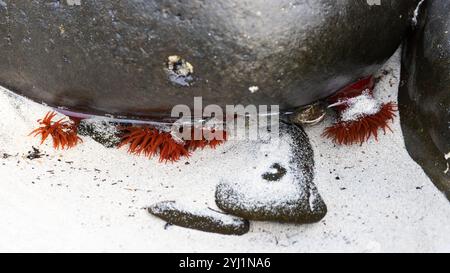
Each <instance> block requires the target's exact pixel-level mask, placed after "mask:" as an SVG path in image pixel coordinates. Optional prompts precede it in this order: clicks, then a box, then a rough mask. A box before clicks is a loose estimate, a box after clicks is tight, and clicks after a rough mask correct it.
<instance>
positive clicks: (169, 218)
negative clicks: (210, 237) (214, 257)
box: [148, 201, 250, 235]
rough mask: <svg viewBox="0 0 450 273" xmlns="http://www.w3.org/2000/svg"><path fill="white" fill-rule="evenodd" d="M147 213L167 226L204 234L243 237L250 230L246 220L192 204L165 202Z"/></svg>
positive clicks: (151, 208) (154, 206) (152, 207)
mask: <svg viewBox="0 0 450 273" xmlns="http://www.w3.org/2000/svg"><path fill="white" fill-rule="evenodd" d="M148 211H149V212H150V213H151V214H153V215H155V216H157V217H159V218H161V219H162V220H164V221H166V222H168V223H169V224H172V225H177V226H181V227H185V228H191V229H197V230H201V231H206V232H212V233H220V234H225V235H243V234H245V233H247V232H248V231H249V228H250V224H249V222H248V221H247V220H244V219H242V218H238V217H235V216H231V215H226V214H224V213H220V212H218V211H215V210H212V209H210V208H206V207H205V208H201V207H200V206H199V205H198V204H194V203H192V204H185V203H180V202H174V201H165V202H161V203H157V204H155V205H153V206H151V207H149V208H148Z"/></svg>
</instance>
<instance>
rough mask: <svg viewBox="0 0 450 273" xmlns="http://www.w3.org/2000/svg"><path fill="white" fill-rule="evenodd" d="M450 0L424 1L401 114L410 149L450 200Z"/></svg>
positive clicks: (408, 52)
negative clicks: (449, 164) (449, 166)
mask: <svg viewBox="0 0 450 273" xmlns="http://www.w3.org/2000/svg"><path fill="white" fill-rule="evenodd" d="M449 14H450V2H449V1H448V0H430V1H425V2H424V4H423V7H422V10H421V14H420V18H419V25H418V26H417V27H416V29H415V31H414V32H413V33H412V35H411V37H410V38H409V41H408V43H407V44H406V46H405V49H404V56H403V61H402V62H403V63H402V66H403V67H402V86H401V87H400V96H399V103H400V116H401V122H402V129H403V133H404V136H405V142H406V147H407V149H408V151H409V153H410V155H411V156H412V157H413V158H414V159H415V160H416V161H417V162H418V163H419V164H420V165H421V166H422V167H423V169H424V170H425V172H426V173H427V174H428V175H429V176H430V177H431V179H432V180H433V181H434V183H435V184H436V185H437V187H438V188H439V189H440V190H442V191H443V192H444V193H445V194H446V195H447V198H449V199H450V171H449V168H448V163H449V162H450V160H449V159H450V128H449V126H450V16H449Z"/></svg>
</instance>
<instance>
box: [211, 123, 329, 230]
mask: <svg viewBox="0 0 450 273" xmlns="http://www.w3.org/2000/svg"><path fill="white" fill-rule="evenodd" d="M280 131H281V132H280V138H277V137H276V135H274V134H271V136H270V138H269V139H268V140H266V141H265V142H263V143H257V142H255V143H254V146H255V150H256V153H261V152H263V153H266V155H267V157H269V158H271V157H273V160H274V161H273V164H272V165H269V166H267V165H266V169H265V171H264V172H262V173H260V174H259V175H258V174H255V175H254V176H252V177H251V176H248V175H247V176H245V178H239V177H236V178H229V179H225V180H223V181H222V182H221V183H220V184H219V185H218V186H217V189H216V204H217V206H218V207H219V208H221V209H222V210H224V211H226V212H228V213H231V214H233V215H236V216H240V217H243V218H245V219H249V220H257V221H276V222H284V223H298V224H305V223H314V222H318V221H320V220H321V219H322V218H323V217H325V215H326V213H327V207H326V205H325V202H324V201H323V200H322V198H321V196H320V194H319V193H318V191H317V188H316V186H315V184H314V182H313V178H314V159H313V150H312V148H311V146H310V143H309V139H308V137H307V135H306V134H305V132H304V131H303V129H302V128H300V127H298V126H296V125H284V124H281V130H280ZM265 145H269V146H272V148H271V149H272V150H274V149H275V150H276V149H278V148H279V147H280V146H283V145H291V146H292V149H290V150H289V151H291V154H284V158H280V157H278V158H277V155H276V153H274V154H271V152H270V151H265V149H264V146H265ZM259 170H264V169H259ZM247 171H248V170H247V169H246V170H245V172H247Z"/></svg>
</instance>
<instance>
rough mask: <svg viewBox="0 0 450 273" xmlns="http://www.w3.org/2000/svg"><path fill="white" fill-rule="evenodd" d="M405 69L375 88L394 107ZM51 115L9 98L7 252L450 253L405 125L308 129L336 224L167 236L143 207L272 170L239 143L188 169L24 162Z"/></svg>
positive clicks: (81, 158) (88, 159)
mask: <svg viewBox="0 0 450 273" xmlns="http://www.w3.org/2000/svg"><path fill="white" fill-rule="evenodd" d="M398 63H399V57H398V54H397V55H396V56H394V58H393V59H392V61H391V63H390V64H389V65H388V66H387V67H386V69H387V70H388V71H391V73H390V74H389V75H388V76H386V77H385V78H384V79H383V81H382V83H381V84H379V85H378V87H377V91H375V92H376V95H378V96H381V97H382V98H383V100H386V101H389V100H395V99H396V94H397V85H398V81H399V71H398V67H399V64H398ZM47 111H48V109H47V108H46V107H43V106H40V105H38V104H35V103H32V102H29V101H28V100H25V99H22V98H17V97H15V96H11V95H10V93H8V92H6V91H0V113H1V115H2V117H3V118H2V119H1V120H0V177H1V180H0V219H1V225H0V251H164V252H171V251H183V252H184V251H186V252H190V251H210V252H222V251H233V252H234V251H243V252H246V251H256V252H259V251H269V252H286V251H287V252H306V251H319V252H324V251H356V252H372V251H373V252H376V251H392V252H399V251H407V252H414V251H426V252H432V251H450V204H449V202H448V201H447V199H446V198H445V197H444V196H443V194H441V193H440V192H439V191H438V190H437V189H436V188H435V187H434V185H433V184H432V183H431V181H430V180H429V179H428V178H427V177H426V176H425V174H424V173H423V171H422V170H421V169H420V167H419V166H418V165H416V164H415V163H414V162H413V161H412V160H411V159H410V158H409V156H408V154H407V152H406V150H405V148H404V143H403V139H402V135H401V130H400V124H399V120H398V119H396V121H395V124H394V126H393V129H394V134H389V135H386V136H381V137H380V141H379V143H375V142H373V141H372V142H370V143H368V144H365V145H363V146H353V147H335V146H334V145H333V144H331V143H330V142H329V141H328V140H325V139H323V138H321V137H320V134H321V132H322V131H323V129H324V127H325V126H326V125H328V124H329V123H330V121H329V120H327V121H326V122H325V123H324V124H321V125H319V126H316V127H312V128H307V132H308V134H309V136H310V138H311V141H312V143H313V146H314V149H315V159H316V173H317V175H316V179H315V182H316V184H317V186H318V188H319V192H320V193H321V195H322V197H323V198H324V199H325V202H326V203H327V205H328V210H329V212H328V215H327V216H326V218H325V219H324V220H323V221H321V222H320V223H317V224H314V225H307V226H295V225H282V224H276V223H254V222H253V223H252V226H251V231H250V233H249V234H247V235H244V236H242V237H230V236H221V235H217V234H208V233H203V232H199V231H193V230H188V229H184V228H179V227H169V228H168V229H167V230H165V229H164V224H165V223H164V222H163V221H161V220H159V219H157V218H156V217H152V216H150V215H149V214H148V213H147V211H146V210H144V209H143V208H144V207H147V206H149V205H151V204H153V203H155V202H158V201H163V200H180V201H196V202H197V203H204V204H205V206H206V207H212V208H214V207H215V205H214V200H213V197H214V190H215V185H216V184H217V183H218V182H219V180H220V177H223V176H225V175H226V174H227V173H230V172H241V173H243V174H245V173H246V172H247V170H250V169H252V168H253V167H258V166H260V165H261V162H248V164H246V165H239V164H242V162H241V161H240V160H237V159H238V158H241V157H242V155H243V154H248V153H251V152H252V151H251V150H250V149H251V147H248V146H246V145H243V147H242V148H238V149H236V147H235V145H236V144H233V143H228V144H226V145H224V146H223V147H220V148H219V149H218V150H216V151H211V150H207V151H201V152H199V153H196V154H195V155H194V157H192V158H191V159H189V160H186V161H189V162H190V164H189V165H185V162H186V161H182V162H180V163H178V164H175V165H161V164H159V163H157V159H155V160H147V159H145V158H139V157H134V156H130V155H127V154H126V152H125V150H115V149H106V148H104V147H103V146H101V145H100V144H97V143H96V142H94V141H93V140H91V139H89V138H83V139H84V143H83V144H81V145H80V146H78V147H77V148H75V149H73V150H69V151H64V152H55V151H53V149H52V148H51V143H46V144H45V145H43V146H41V147H39V148H40V149H41V150H42V151H43V152H44V153H45V154H47V155H48V156H46V157H44V158H42V159H35V160H32V161H31V160H29V159H26V158H25V157H26V155H27V153H28V151H30V150H32V149H31V146H33V145H34V146H37V145H38V140H37V139H33V138H31V137H27V134H28V133H29V132H30V131H31V130H32V129H33V128H34V127H35V126H36V123H35V121H36V119H38V118H40V117H42V116H44V115H45V113H46V112H47ZM225 151H227V153H226V154H223V152H225ZM3 153H7V154H9V155H11V156H10V157H8V158H6V159H1V155H2V154H3ZM267 163H268V164H269V163H271V162H267ZM253 165H255V166H253ZM233 168H234V169H233ZM337 177H339V180H337V179H336V178H337Z"/></svg>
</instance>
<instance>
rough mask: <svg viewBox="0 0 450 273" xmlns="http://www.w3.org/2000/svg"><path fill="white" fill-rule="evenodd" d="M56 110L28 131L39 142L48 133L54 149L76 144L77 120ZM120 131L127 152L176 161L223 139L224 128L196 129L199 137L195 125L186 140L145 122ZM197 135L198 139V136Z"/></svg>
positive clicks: (215, 145) (211, 146)
mask: <svg viewBox="0 0 450 273" xmlns="http://www.w3.org/2000/svg"><path fill="white" fill-rule="evenodd" d="M56 115H57V114H56V113H55V112H48V113H47V114H46V116H45V117H44V118H43V119H40V120H38V122H39V124H40V125H41V126H40V127H39V128H37V129H36V130H34V131H32V132H31V133H30V135H34V136H35V137H36V136H39V135H40V136H41V144H43V143H44V141H45V140H46V139H47V138H48V137H50V138H52V140H53V147H54V148H55V149H59V148H62V149H68V148H72V147H74V146H76V145H77V144H78V143H79V142H80V141H82V140H81V138H80V137H79V136H78V124H79V120H74V119H70V120H66V119H65V118H61V119H59V120H57V121H53V119H54V118H55V117H56ZM120 129H121V130H122V132H123V134H122V139H121V142H120V144H119V145H118V148H120V147H123V146H126V145H129V147H128V152H129V153H131V154H136V155H144V156H147V157H153V156H156V155H159V160H160V162H176V161H178V160H180V159H181V158H182V157H189V156H190V155H191V152H193V151H195V150H198V149H204V148H206V147H210V148H213V149H215V148H216V147H217V146H218V145H220V144H222V143H223V142H224V141H226V138H227V135H226V132H225V131H215V130H207V129H198V130H200V131H201V134H200V138H198V137H197V138H196V137H195V134H198V131H196V129H193V130H191V131H192V136H191V138H190V139H189V140H183V139H180V140H178V141H177V140H175V139H174V137H173V136H172V134H171V133H170V132H164V131H160V130H158V129H156V128H153V127H148V126H128V127H121V128H120ZM197 139H199V140H197Z"/></svg>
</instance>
